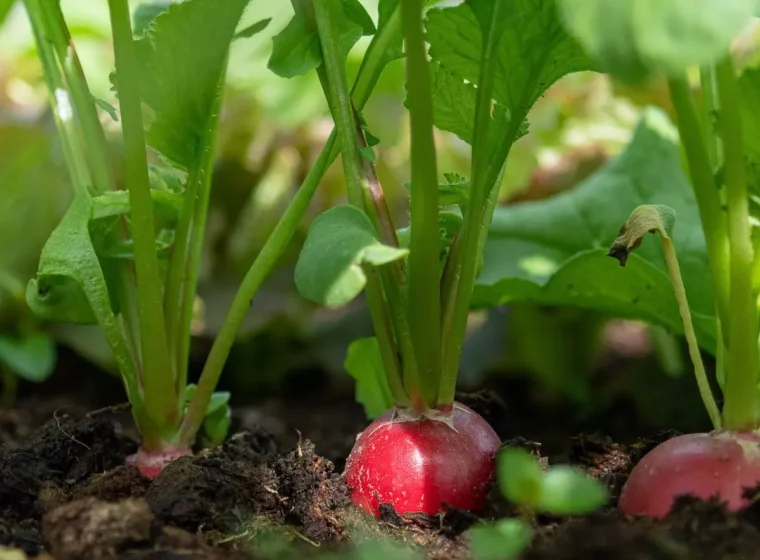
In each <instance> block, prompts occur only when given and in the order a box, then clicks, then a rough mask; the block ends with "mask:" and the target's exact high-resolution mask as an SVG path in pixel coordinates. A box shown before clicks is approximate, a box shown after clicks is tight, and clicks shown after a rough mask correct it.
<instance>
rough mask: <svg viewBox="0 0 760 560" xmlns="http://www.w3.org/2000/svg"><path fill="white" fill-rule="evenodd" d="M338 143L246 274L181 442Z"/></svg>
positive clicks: (197, 420) (190, 434)
mask: <svg viewBox="0 0 760 560" xmlns="http://www.w3.org/2000/svg"><path fill="white" fill-rule="evenodd" d="M335 144H336V141H335V137H334V136H331V137H330V139H329V140H328V141H327V144H326V145H325V147H324V149H323V150H322V153H321V154H319V157H318V158H317V161H316V162H315V163H314V167H312V169H311V171H309V174H308V175H307V176H306V179H305V181H304V183H303V185H301V188H299V189H298V192H297V193H296V195H295V196H294V197H293V200H292V201H291V202H290V204H289V205H288V207H287V209H286V210H285V213H284V214H283V216H282V218H281V219H280V221H279V222H278V223H277V225H276V226H275V228H274V230H273V231H272V233H271V235H270V236H269V238H268V239H267V241H266V243H264V247H262V249H261V252H259V254H258V256H257V257H256V260H255V261H254V262H253V265H252V266H251V268H250V269H249V270H248V272H247V274H246V275H245V278H243V282H242V283H241V284H240V288H239V289H238V291H237V293H236V294H235V298H234V300H233V301H232V305H231V306H230V310H229V312H228V313H227V317H226V319H225V320H224V324H223V325H222V328H221V330H220V331H219V334H218V335H217V336H216V340H215V341H214V345H213V346H212V347H211V352H210V353H209V356H208V358H207V359H206V364H205V366H204V368H203V372H202V373H201V377H200V380H199V381H198V388H197V389H196V391H195V394H194V395H193V398H192V400H191V401H190V406H189V407H188V410H187V412H186V413H185V417H184V420H183V422H182V427H181V428H180V431H179V440H180V442H181V443H183V444H187V445H189V444H191V443H192V441H193V439H194V438H195V434H196V433H197V431H198V429H199V428H200V426H201V424H202V423H203V417H204V414H205V411H206V406H207V405H208V401H209V399H211V395H212V394H213V392H214V389H215V388H216V384H217V381H219V376H220V375H221V373H222V368H223V367H224V363H225V362H226V361H227V356H229V353H230V350H231V349H232V345H233V344H234V342H235V334H236V333H237V331H238V329H239V328H240V325H241V324H242V323H243V320H244V319H245V316H246V314H247V313H248V310H249V309H250V307H251V299H252V298H253V296H254V294H255V293H256V292H257V291H258V289H259V287H260V286H261V284H262V282H263V281H264V279H265V278H266V277H267V276H268V275H269V273H270V272H271V270H272V269H273V268H274V265H275V264H276V262H277V261H278V260H279V259H280V256H281V255H282V253H283V251H284V250H285V248H286V247H287V245H288V243H290V240H291V239H292V238H293V234H294V233H295V231H296V228H297V227H298V223H299V222H300V221H301V218H303V216H304V214H305V213H306V209H307V208H308V207H309V203H310V202H311V199H312V197H313V196H314V192H315V191H316V190H317V187H318V186H319V183H320V181H321V180H322V176H323V175H324V174H325V172H326V171H327V169H328V168H329V167H330V165H331V163H332V161H333V160H334V159H335V155H334V154H335V153H336V151H337V150H336V149H335Z"/></svg>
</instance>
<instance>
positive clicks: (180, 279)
mask: <svg viewBox="0 0 760 560" xmlns="http://www.w3.org/2000/svg"><path fill="white" fill-rule="evenodd" d="M200 173H201V170H200V167H198V168H195V169H193V171H192V172H191V173H190V175H189V177H188V180H187V187H186V188H185V192H184V193H183V195H182V210H181V211H180V215H179V220H177V225H176V227H175V228H174V242H173V243H172V253H171V257H170V259H169V271H168V273H167V276H166V288H165V291H164V316H165V317H166V333H167V334H166V338H167V340H168V344H169V353H170V355H171V356H172V360H173V365H174V366H175V369H174V377H175V380H176V385H177V387H179V386H180V385H182V382H181V379H182V378H183V377H184V376H185V374H184V373H183V372H182V370H181V369H180V364H181V363H182V358H181V357H180V346H181V344H180V332H181V327H180V325H181V322H182V318H181V311H180V309H181V308H182V296H183V289H184V287H185V286H186V284H187V273H188V267H187V252H188V244H189V241H190V230H191V228H192V225H193V217H194V216H195V208H196V206H197V205H198V191H199V190H200V184H201V178H200V177H199V175H200ZM178 394H182V393H181V392H180V393H178Z"/></svg>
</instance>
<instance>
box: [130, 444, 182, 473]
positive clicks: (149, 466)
mask: <svg viewBox="0 0 760 560" xmlns="http://www.w3.org/2000/svg"><path fill="white" fill-rule="evenodd" d="M192 454H193V452H192V451H191V450H190V449H188V448H186V447H166V448H164V449H161V450H159V451H147V450H145V449H143V448H142V447H141V448H140V449H139V450H138V451H137V453H135V454H134V455H130V456H129V457H127V458H126V460H125V463H126V464H127V465H131V466H133V467H137V470H139V471H140V473H141V474H142V475H143V476H144V477H145V478H149V479H151V480H153V479H154V478H156V477H157V476H158V475H159V474H160V473H161V471H162V470H163V468H164V467H165V466H166V465H168V464H169V463H171V462H172V461H174V460H176V459H179V458H180V457H184V456H186V455H192Z"/></svg>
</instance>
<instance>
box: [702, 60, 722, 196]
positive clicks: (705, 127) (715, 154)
mask: <svg viewBox="0 0 760 560" xmlns="http://www.w3.org/2000/svg"><path fill="white" fill-rule="evenodd" d="M699 81H700V85H701V86H702V134H703V137H704V142H705V146H707V155H708V157H709V162H710V167H711V168H712V170H713V172H715V171H717V169H718V166H719V165H720V158H721V154H720V138H719V137H718V136H717V134H716V133H715V117H716V115H717V111H718V100H717V98H716V96H715V72H713V69H712V67H710V66H704V67H702V68H700V69H699ZM718 188H719V189H720V185H718Z"/></svg>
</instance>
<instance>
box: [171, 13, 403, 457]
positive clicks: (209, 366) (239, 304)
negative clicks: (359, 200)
mask: <svg viewBox="0 0 760 560" xmlns="http://www.w3.org/2000/svg"><path fill="white" fill-rule="evenodd" d="M397 12H398V9H397V10H396V12H394V14H395V13H397ZM397 21H398V18H397V17H394V18H391V20H389V23H388V24H387V25H386V26H384V27H383V28H382V29H381V30H380V31H379V32H378V33H377V34H376V35H375V36H374V37H373V39H372V42H371V43H370V46H369V50H372V49H373V45H375V44H383V45H388V44H390V40H389V39H388V38H389V37H391V38H392V37H393V35H394V34H395V33H396V32H397V24H396V23H394V24H393V25H392V23H393V22H397ZM373 61H374V62H373V64H366V65H365V64H363V65H362V66H361V69H360V70H359V74H358V75H357V77H356V81H355V83H354V88H353V90H352V96H353V101H354V104H355V105H356V107H357V109H358V110H362V109H363V108H364V105H365V104H366V103H367V100H368V99H369V96H370V94H371V93H372V90H373V89H374V87H375V85H376V84H377V79H378V78H379V76H380V74H381V73H382V69H383V68H384V67H385V65H386V64H387V62H388V59H387V58H385V57H382V56H377V57H375V58H374V59H373ZM339 153H340V150H339V148H338V145H337V134H336V131H335V130H333V131H332V133H331V134H330V136H329V138H328V139H327V142H326V143H325V146H324V148H323V149H322V152H321V153H320V154H319V157H318V158H317V161H316V162H315V163H314V165H313V166H312V168H311V170H309V174H308V175H307V176H306V179H305V180H304V182H303V184H302V185H301V186H300V187H299V189H298V191H297V192H296V194H295V196H294V197H293V199H292V200H291V201H290V203H289V204H288V207H287V208H286V209H285V213H284V214H283V216H282V218H281V219H280V221H279V222H278V223H277V225H276V226H275V228H274V230H273V231H272V233H271V234H270V235H269V237H268V238H267V241H266V243H264V247H262V249H261V251H260V252H259V254H258V256H257V257H256V259H255V260H254V262H253V264H252V265H251V268H250V269H249V270H248V272H247V273H246V275H245V278H244V279H243V282H242V283H241V285H240V288H239V289H238V291H237V293H236V294H235V298H234V300H233V302H232V305H231V306H230V309H229V311H228V312H227V317H226V318H225V320H224V323H223V324H222V328H221V330H220V331H219V334H218V335H217V337H216V339H215V340H214V344H213V346H212V347H211V351H210V353H209V356H208V358H207V360H206V364H205V365H204V368H203V371H202V372H201V376H200V380H199V381H198V388H197V389H196V391H195V394H194V395H193V398H192V400H191V401H190V405H189V407H188V410H187V412H186V413H185V416H184V419H183V421H182V426H181V427H180V430H179V434H178V440H179V442H180V443H182V444H185V445H190V444H191V443H192V442H193V440H194V439H195V434H196V433H197V432H198V429H199V428H200V426H201V424H202V423H203V418H204V416H205V412H206V407H207V406H208V402H209V401H210V399H211V395H212V394H213V392H214V389H215V388H216V384H217V382H218V381H219V377H220V375H221V373H222V368H223V367H224V363H225V362H226V361H227V357H228V356H229V353H230V350H231V349H232V345H233V344H234V342H235V335H236V333H237V331H238V329H239V328H240V325H241V324H242V323H243V320H244V319H245V316H246V313H247V312H248V309H249V308H250V305H251V300H252V299H253V297H254V296H255V295H256V292H257V291H258V289H259V287H260V286H261V284H262V282H263V281H264V279H265V278H266V277H267V276H268V275H269V273H270V272H271V271H272V269H273V268H274V265H275V264H276V263H277V261H278V260H279V258H280V256H281V255H282V253H283V252H284V251H285V249H286V247H287V246H288V244H289V243H290V241H291V240H292V238H293V235H294V234H295V232H296V229H297V227H298V224H299V222H300V221H301V219H302V218H303V217H304V215H305V214H306V210H307V209H308V207H309V204H310V203H311V199H312V197H313V196H314V192H315V191H316V190H317V187H318V186H319V183H320V182H321V181H322V177H323V176H324V175H325V173H326V172H327V170H328V169H329V168H330V166H331V165H332V163H333V162H334V161H335V160H336V159H337V158H338V154H339ZM368 296H369V294H368ZM374 319H375V317H373V321H374ZM375 332H376V333H378V332H380V333H385V334H384V335H382V334H381V335H380V336H378V342H379V343H380V349H381V355H382V356H383V363H384V365H385V368H386V372H389V371H393V367H394V365H395V372H396V375H398V364H397V359H396V350H395V347H394V345H393V341H392V338H391V337H392V333H390V335H389V334H388V333H389V327H388V323H386V324H385V327H382V325H381V324H379V323H376V324H375ZM389 384H390V385H391V387H392V390H393V378H392V377H389ZM402 404H403V402H402Z"/></svg>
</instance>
